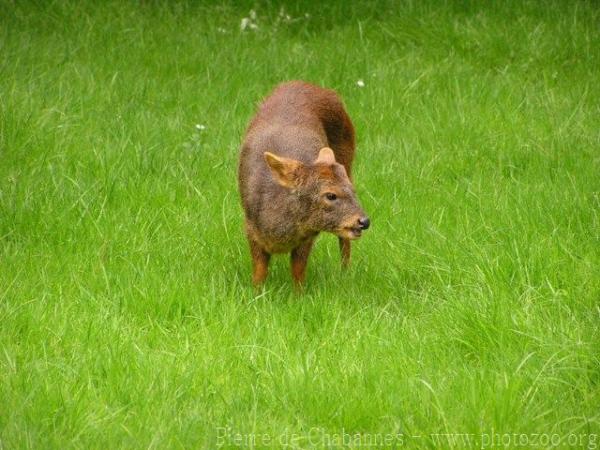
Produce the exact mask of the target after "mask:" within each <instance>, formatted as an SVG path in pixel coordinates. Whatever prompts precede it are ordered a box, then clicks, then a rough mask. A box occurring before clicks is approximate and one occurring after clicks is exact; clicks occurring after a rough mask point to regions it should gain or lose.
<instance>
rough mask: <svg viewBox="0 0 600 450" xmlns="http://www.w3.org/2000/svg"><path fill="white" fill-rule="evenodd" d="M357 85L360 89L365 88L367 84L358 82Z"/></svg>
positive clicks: (361, 81)
mask: <svg viewBox="0 0 600 450" xmlns="http://www.w3.org/2000/svg"><path fill="white" fill-rule="evenodd" d="M356 85H357V86H358V87H359V88H364V87H365V82H364V81H363V80H358V81H357V82H356Z"/></svg>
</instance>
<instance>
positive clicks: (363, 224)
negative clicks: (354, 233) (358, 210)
mask: <svg viewBox="0 0 600 450" xmlns="http://www.w3.org/2000/svg"><path fill="white" fill-rule="evenodd" d="M358 226H359V228H360V229H361V230H366V229H367V228H369V227H370V226H371V221H370V220H369V218H368V217H367V216H364V217H361V218H359V219H358Z"/></svg>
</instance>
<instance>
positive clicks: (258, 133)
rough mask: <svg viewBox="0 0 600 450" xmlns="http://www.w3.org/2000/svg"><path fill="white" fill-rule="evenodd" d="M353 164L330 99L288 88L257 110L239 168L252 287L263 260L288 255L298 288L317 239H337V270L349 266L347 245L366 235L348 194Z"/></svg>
mask: <svg viewBox="0 0 600 450" xmlns="http://www.w3.org/2000/svg"><path fill="white" fill-rule="evenodd" d="M353 159H354V127H353V125H352V122H351V120H350V117H348V114H347V113H346V111H345V109H344V106H343V104H342V102H341V100H340V99H339V97H338V96H337V94H336V93H335V92H334V91H332V90H328V89H323V88H320V87H318V86H314V85H311V84H308V83H305V82H302V81H292V82H288V83H284V84H281V85H279V86H278V87H277V88H276V89H275V90H274V91H273V92H272V94H271V95H270V96H269V97H267V98H266V99H265V100H264V102H263V103H262V104H261V105H260V107H259V109H258V112H257V113H256V115H255V116H254V118H253V119H252V121H251V122H250V125H249V126H248V130H247V132H246V136H245V139H244V142H243V144H242V150H241V155H240V165H239V188H240V193H241V197H242V205H243V207H244V211H245V216H246V234H247V236H248V241H249V244H250V250H251V255H252V262H253V276H252V279H253V282H254V283H255V284H260V283H262V282H263V281H264V280H265V278H266V276H267V269H268V264H269V258H270V255H271V254H273V253H287V252H290V253H291V267H292V276H293V278H294V281H295V282H296V283H298V284H300V283H302V282H303V281H304V277H305V271H306V263H307V260H308V256H309V255H310V251H311V249H312V245H313V243H314V240H315V238H316V236H317V235H318V234H319V232H321V231H329V232H332V233H334V234H336V235H338V237H339V240H340V250H341V253H342V264H343V265H344V266H346V265H347V264H348V263H349V261H350V239H355V238H357V237H359V236H360V234H361V230H362V229H366V228H367V227H368V219H366V217H365V214H364V212H363V211H362V209H361V207H360V206H359V204H358V200H357V199H356V194H355V193H354V189H353V187H352V182H351V170H352V160H353ZM361 220H362V221H364V220H367V225H366V226H364V227H363V226H359V225H357V224H361V223H362V222H361Z"/></svg>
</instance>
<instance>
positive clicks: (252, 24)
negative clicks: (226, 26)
mask: <svg viewBox="0 0 600 450" xmlns="http://www.w3.org/2000/svg"><path fill="white" fill-rule="evenodd" d="M256 22H257V18H256V11H254V10H253V9H252V10H250V14H249V17H244V18H243V19H242V21H241V22H240V30H242V31H245V30H246V29H248V28H249V29H251V30H258V24H257V23H256Z"/></svg>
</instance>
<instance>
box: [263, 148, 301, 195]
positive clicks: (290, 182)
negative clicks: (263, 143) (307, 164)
mask: <svg viewBox="0 0 600 450" xmlns="http://www.w3.org/2000/svg"><path fill="white" fill-rule="evenodd" d="M264 155H265V161H266V162H267V165H268V166H269V168H270V169H271V173H273V177H275V181H277V183H279V184H280V185H282V186H284V187H287V188H294V187H296V186H297V185H298V181H299V176H300V169H301V168H302V163H301V162H300V161H296V160H295V159H289V158H283V157H281V156H277V155H274V154H273V153H270V152H265V153H264Z"/></svg>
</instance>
